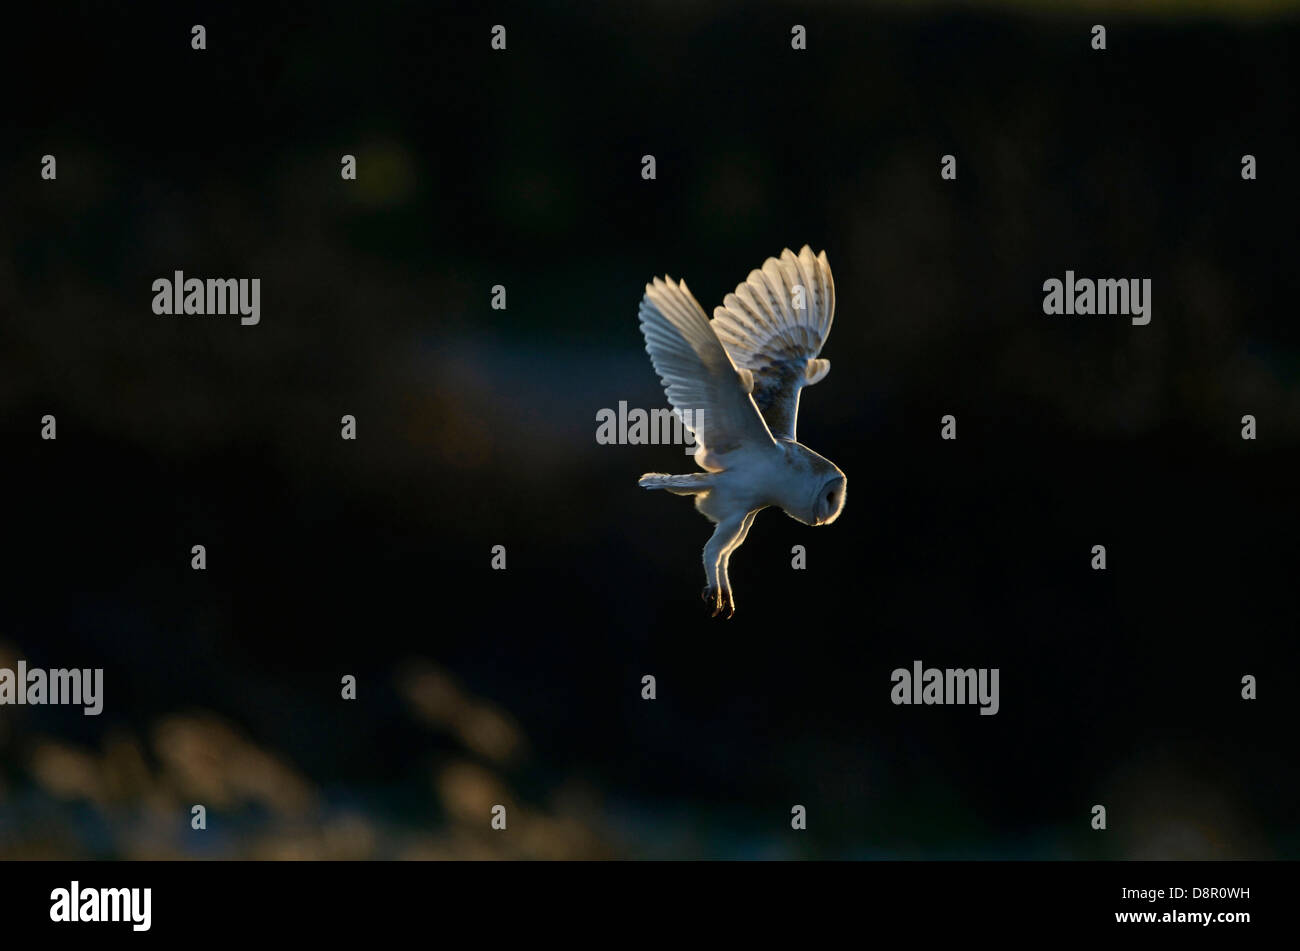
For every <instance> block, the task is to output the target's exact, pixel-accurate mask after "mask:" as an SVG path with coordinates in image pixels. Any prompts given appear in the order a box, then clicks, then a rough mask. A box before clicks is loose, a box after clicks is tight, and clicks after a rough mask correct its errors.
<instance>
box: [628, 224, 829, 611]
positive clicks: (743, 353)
mask: <svg viewBox="0 0 1300 951" xmlns="http://www.w3.org/2000/svg"><path fill="white" fill-rule="evenodd" d="M834 316H835V283H834V281H833V280H832V278H831V268H830V265H829V264H828V263H827V261H826V252H825V251H823V252H822V253H821V254H819V255H816V256H814V255H813V253H812V249H811V248H809V247H808V246H807V245H805V246H804V248H803V250H802V251H800V253H799V254H798V256H796V255H795V254H794V253H793V252H792V251H790V250H789V249H788V248H787V249H786V250H785V251H783V252H782V253H781V257H780V258H768V259H767V260H766V261H764V262H763V266H762V267H761V268H759V269H758V270H755V271H751V272H750V274H749V277H748V279H746V280H745V281H744V283H742V284H740V285H739V286H738V287H737V288H736V291H735V293H734V294H728V295H727V296H726V297H725V298H724V299H723V303H722V306H720V307H718V308H716V309H715V310H714V312H713V320H712V321H710V320H709V318H708V316H707V315H706V314H705V313H704V309H703V308H702V307H700V305H699V302H698V301H696V299H695V297H694V296H693V295H692V294H691V292H690V290H689V289H688V288H687V287H686V282H685V281H679V282H675V281H673V279H672V278H670V277H668V278H664V279H662V280H661V279H660V278H655V279H654V280H653V281H652V282H651V283H649V284H647V285H646V289H645V296H644V297H643V298H642V299H641V309H640V323H641V332H642V334H644V335H645V340H646V350H647V351H648V352H649V354H650V362H651V363H652V364H654V368H655V372H656V373H658V374H659V378H660V380H661V382H662V383H663V386H664V392H665V393H666V394H667V396H668V402H669V403H670V404H671V405H672V407H673V409H674V410H675V411H676V412H677V413H678V414H679V415H680V416H681V417H682V422H683V424H684V425H686V426H688V427H689V428H690V429H691V431H692V433H694V435H695V441H696V445H697V447H698V448H697V449H696V451H695V462H696V464H697V465H698V466H700V468H702V469H704V470H705V471H704V472H697V473H690V474H687V475H666V474H663V473H657V472H648V473H646V474H645V475H643V476H642V477H641V479H640V483H639V484H640V485H642V486H644V487H645V488H647V489H666V490H668V491H669V492H673V493H675V494H677V495H694V496H695V507H696V508H697V509H698V510H699V511H700V512H702V513H703V514H704V515H706V516H707V517H708V518H709V519H711V520H712V521H713V522H714V523H716V525H717V527H716V528H715V529H714V532H713V536H712V537H711V538H710V539H709V541H708V544H706V545H705V546H704V575H705V588H704V599H705V601H706V602H711V603H712V606H713V613H714V615H718V614H725V616H726V617H730V616H731V615H732V614H733V613H734V612H735V599H734V598H733V597H732V593H731V584H730V582H729V580H728V577H727V569H728V564H729V561H730V558H731V554H732V552H734V551H735V550H736V549H737V548H739V547H740V545H741V543H742V542H744V540H745V536H746V534H748V532H749V528H750V526H751V525H753V523H754V517H755V516H756V515H757V514H758V513H759V512H760V511H762V510H763V509H765V508H767V507H768V506H770V505H775V506H777V507H778V508H780V509H781V510H782V511H784V512H785V513H786V514H787V515H789V516H790V517H791V518H794V519H796V520H798V521H800V522H803V523H804V524H807V525H829V524H830V523H831V522H833V521H835V519H836V518H838V517H839V514H840V512H841V511H842V510H843V508H844V496H845V487H846V479H845V476H844V473H843V472H841V471H840V470H839V469H838V468H837V467H836V466H835V465H834V464H833V463H832V462H830V460H828V459H825V458H823V457H822V456H819V455H818V454H817V453H815V452H813V451H812V450H811V449H809V448H808V447H807V446H804V445H802V444H801V443H799V442H797V441H796V439H795V428H796V423H797V419H798V415H799V393H800V391H801V390H802V389H803V388H804V387H805V386H811V385H812V384H814V383H817V382H818V381H820V380H822V379H824V378H825V377H826V374H827V373H829V372H830V361H828V360H823V359H820V358H819V357H818V354H820V353H821V349H822V347H823V345H824V344H825V343H826V337H827V335H828V334H829V333H830V329H831V321H832V319H833V318H834Z"/></svg>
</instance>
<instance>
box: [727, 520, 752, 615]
mask: <svg viewBox="0 0 1300 951" xmlns="http://www.w3.org/2000/svg"><path fill="white" fill-rule="evenodd" d="M758 511H759V510H758V509H754V511H752V512H750V513H749V514H748V515H746V516H745V520H744V522H742V523H741V526H740V533H739V534H737V535H736V537H735V538H733V539H732V540H731V544H730V545H728V546H727V547H726V548H724V549H723V550H722V557H721V558H719V559H718V580H719V581H720V582H721V586H720V587H721V595H722V610H723V611H724V612H726V616H727V617H731V616H732V615H733V614H735V613H736V600H735V598H733V597H732V595H731V576H730V574H729V570H730V568H731V556H732V554H733V553H734V552H735V550H736V549H737V548H739V547H740V546H741V545H743V544H745V537H746V536H747V535H748V534H749V529H750V526H751V525H753V524H754V518H755V517H756V516H757V515H758Z"/></svg>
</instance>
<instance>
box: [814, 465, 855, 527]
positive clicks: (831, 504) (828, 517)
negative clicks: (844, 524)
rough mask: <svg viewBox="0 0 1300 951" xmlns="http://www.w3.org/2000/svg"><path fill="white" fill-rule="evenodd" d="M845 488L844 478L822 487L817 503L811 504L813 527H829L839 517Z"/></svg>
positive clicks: (842, 506)
mask: <svg viewBox="0 0 1300 951" xmlns="http://www.w3.org/2000/svg"><path fill="white" fill-rule="evenodd" d="M847 488H848V480H847V479H845V478H844V476H838V477H836V478H834V479H832V480H830V481H829V482H827V483H826V484H825V485H823V486H822V488H821V491H820V492H819V493H818V495H817V501H816V502H815V503H814V504H813V514H814V521H813V524H814V525H829V524H830V523H831V522H833V521H835V520H836V519H837V518H839V517H840V512H842V511H844V496H845V494H846V492H847Z"/></svg>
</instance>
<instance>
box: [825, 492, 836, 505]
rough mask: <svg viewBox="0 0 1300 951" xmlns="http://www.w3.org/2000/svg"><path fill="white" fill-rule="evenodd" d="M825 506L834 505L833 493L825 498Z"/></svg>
mask: <svg viewBox="0 0 1300 951" xmlns="http://www.w3.org/2000/svg"><path fill="white" fill-rule="evenodd" d="M826 504H827V505H834V504H835V493H834V492H831V493H830V494H829V495H827V496H826Z"/></svg>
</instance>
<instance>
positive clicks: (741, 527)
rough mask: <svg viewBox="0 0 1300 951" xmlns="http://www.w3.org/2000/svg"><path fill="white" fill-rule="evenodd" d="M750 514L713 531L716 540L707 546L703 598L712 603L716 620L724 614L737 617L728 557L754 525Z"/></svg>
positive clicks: (723, 523)
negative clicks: (728, 568)
mask: <svg viewBox="0 0 1300 951" xmlns="http://www.w3.org/2000/svg"><path fill="white" fill-rule="evenodd" d="M753 521H754V520H753V518H752V517H750V514H749V513H745V514H744V515H736V516H734V517H732V518H728V519H725V520H724V521H721V522H719V523H718V527H717V528H715V529H714V530H713V537H712V538H710V539H709V541H708V544H706V545H705V546H704V580H705V582H706V584H705V587H704V591H703V592H702V593H701V595H700V596H701V597H702V598H704V600H705V602H710V601H711V602H712V603H713V616H714V617H717V616H718V615H719V614H721V613H722V612H723V611H725V612H726V616H727V617H731V615H732V614H733V613H735V610H736V607H735V604H734V602H733V601H732V600H731V585H729V584H728V583H727V567H726V564H727V563H726V557H727V553H728V552H729V551H730V550H731V549H732V548H734V547H735V546H736V545H737V544H739V542H740V541H744V538H745V533H746V532H747V531H749V526H750V525H751V524H753Z"/></svg>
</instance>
